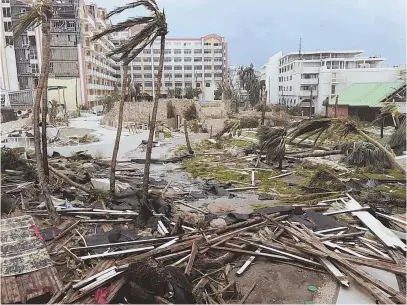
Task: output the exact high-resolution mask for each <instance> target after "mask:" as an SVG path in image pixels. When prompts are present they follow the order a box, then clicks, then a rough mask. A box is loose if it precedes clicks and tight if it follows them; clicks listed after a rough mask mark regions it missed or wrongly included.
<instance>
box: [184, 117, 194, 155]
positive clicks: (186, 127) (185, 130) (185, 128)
mask: <svg viewBox="0 0 407 305" xmlns="http://www.w3.org/2000/svg"><path fill="white" fill-rule="evenodd" d="M184 132H185V142H186V143H187V150H188V153H189V154H192V148H191V142H190V141H189V136H188V122H187V120H185V123H184Z"/></svg>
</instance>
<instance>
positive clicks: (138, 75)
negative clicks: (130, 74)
mask: <svg viewBox="0 0 407 305" xmlns="http://www.w3.org/2000/svg"><path fill="white" fill-rule="evenodd" d="M134 77H135V78H141V77H142V76H141V74H134Z"/></svg>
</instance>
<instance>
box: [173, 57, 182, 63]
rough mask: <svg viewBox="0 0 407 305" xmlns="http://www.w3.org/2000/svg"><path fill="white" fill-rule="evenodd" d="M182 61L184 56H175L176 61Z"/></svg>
mask: <svg viewBox="0 0 407 305" xmlns="http://www.w3.org/2000/svg"><path fill="white" fill-rule="evenodd" d="M181 61H182V57H174V62H181Z"/></svg>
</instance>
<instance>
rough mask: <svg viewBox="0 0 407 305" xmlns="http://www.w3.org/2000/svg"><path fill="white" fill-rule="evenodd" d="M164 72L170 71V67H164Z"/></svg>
mask: <svg viewBox="0 0 407 305" xmlns="http://www.w3.org/2000/svg"><path fill="white" fill-rule="evenodd" d="M164 70H165V71H169V70H172V66H164Z"/></svg>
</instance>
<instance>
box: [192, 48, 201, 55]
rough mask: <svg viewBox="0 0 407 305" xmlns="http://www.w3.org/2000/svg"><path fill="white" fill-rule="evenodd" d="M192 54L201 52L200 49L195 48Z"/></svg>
mask: <svg viewBox="0 0 407 305" xmlns="http://www.w3.org/2000/svg"><path fill="white" fill-rule="evenodd" d="M194 54H202V50H201V49H195V50H194Z"/></svg>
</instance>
